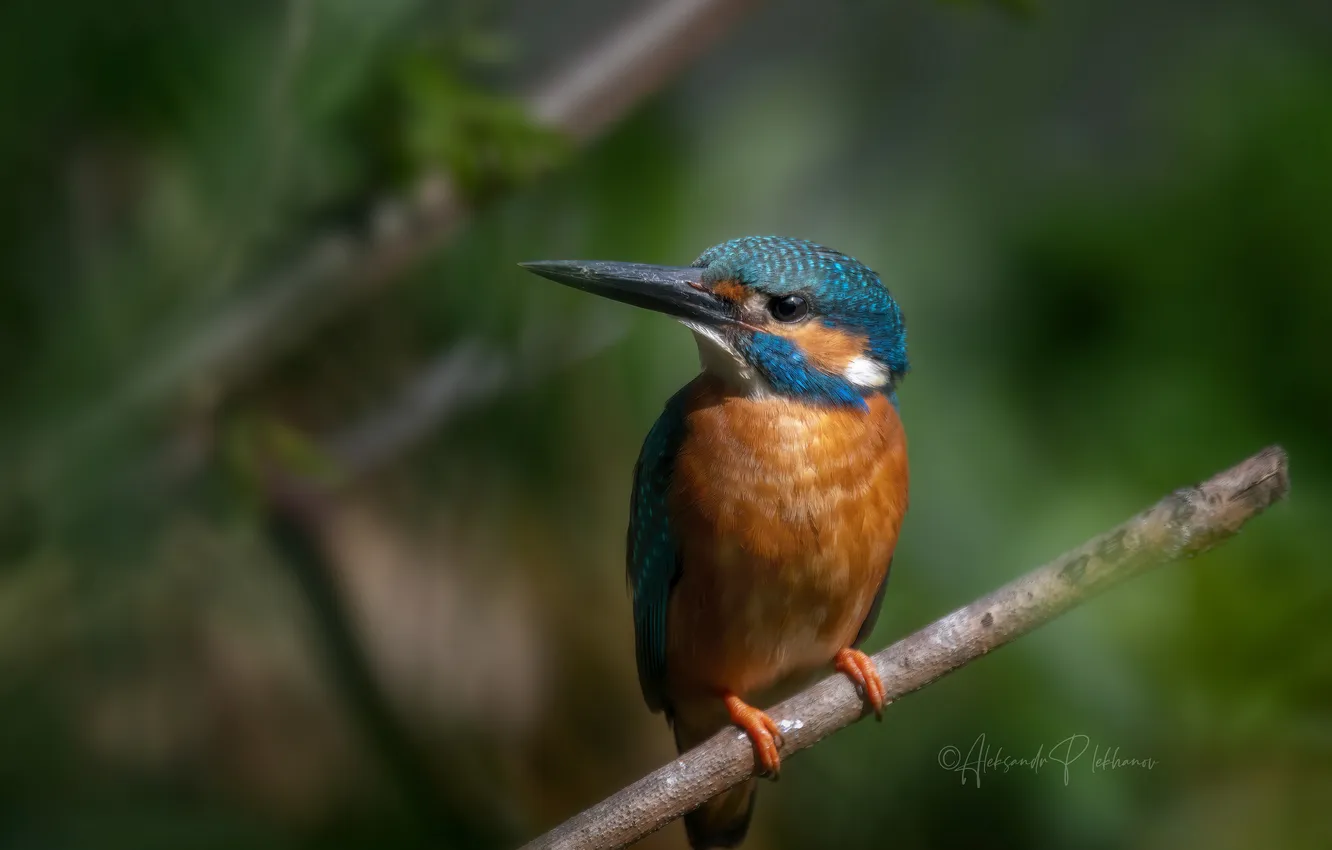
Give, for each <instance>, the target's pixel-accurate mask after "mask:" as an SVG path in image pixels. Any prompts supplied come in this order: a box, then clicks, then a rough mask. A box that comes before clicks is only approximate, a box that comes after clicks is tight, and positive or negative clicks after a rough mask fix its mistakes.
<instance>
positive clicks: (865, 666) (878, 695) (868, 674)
mask: <svg viewBox="0 0 1332 850" xmlns="http://www.w3.org/2000/svg"><path fill="white" fill-rule="evenodd" d="M833 663H834V666H835V667H836V668H837V671H838V672H839V673H844V674H845V675H846V677H847V678H848V679H850V680H851V681H852V682H853V683H854V684H855V686H856V690H858V691H860V694H861V696H863V697H864V698H865V702H867V703H869V705H870V708H872V709H874V718H875V719H876V720H882V719H883V707H884V706H885V705H887V704H888V694H887V692H886V691H885V690H884V688H883V679H880V678H879V669H878V668H877V667H875V666H874V662H873V661H872V660H871V659H870V657H869V656H868V655H866V654H865V653H863V652H861V651H860V650H858V649H844V650H842V651H841V652H839V653H837V657H836V659H834V662H833Z"/></svg>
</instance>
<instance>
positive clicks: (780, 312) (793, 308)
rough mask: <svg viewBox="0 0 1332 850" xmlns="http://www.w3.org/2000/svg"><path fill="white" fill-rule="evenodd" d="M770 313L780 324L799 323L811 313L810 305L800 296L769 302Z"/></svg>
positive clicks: (784, 297) (784, 296) (786, 296)
mask: <svg viewBox="0 0 1332 850" xmlns="http://www.w3.org/2000/svg"><path fill="white" fill-rule="evenodd" d="M768 312H769V313H772V317H773V318H774V319H776V320H777V321H779V322H798V321H800V320H801V319H803V318H805V314H806V313H808V312H809V305H808V304H806V303H805V299H803V298H801V297H800V296H799V295H783V296H782V297H781V298H774V299H772V300H771V301H769V302H768Z"/></svg>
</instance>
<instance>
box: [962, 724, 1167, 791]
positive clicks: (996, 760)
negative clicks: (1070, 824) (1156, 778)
mask: <svg viewBox="0 0 1332 850" xmlns="http://www.w3.org/2000/svg"><path fill="white" fill-rule="evenodd" d="M1089 748H1090V750H1091V755H1090V757H1089V758H1088V759H1087V764H1088V765H1089V766H1090V768H1091V772H1092V773H1103V772H1105V771H1110V770H1121V769H1123V768H1128V767H1133V768H1139V769H1142V770H1152V769H1153V768H1155V767H1156V766H1157V765H1158V764H1160V763H1161V762H1160V760H1158V759H1154V758H1142V757H1134V758H1124V757H1122V756H1121V755H1120V752H1119V747H1109V746H1104V745H1101V744H1096V745H1094V746H1093V745H1092V741H1091V738H1090V737H1088V736H1087V735H1069V736H1068V737H1067V738H1065V739H1063V740H1062V741H1060V742H1059V743H1057V744H1055V745H1054V746H1052V747H1050V748H1049V749H1048V750H1047V749H1046V748H1045V745H1044V744H1041V745H1040V746H1039V747H1037V748H1036V753H1035V754H1034V755H1028V756H1018V755H1008V754H1007V753H1005V752H1004V748H1003V747H998V748H992V747H991V746H990V745H989V743H988V742H987V741H986V740H985V733H984V732H982V733H981V734H980V737H978V738H977V739H976V740H975V741H974V742H972V744H971V747H970V748H969V749H968V750H967V752H966V754H965V755H964V754H963V753H962V751H961V750H960V749H958V748H957V747H954V746H953V745H952V744H949V745H948V746H946V747H944V748H943V749H941V750H939V766H940V767H942V768H943V769H944V770H950V771H952V772H954V773H960V774H962V784H963V785H966V784H967V777H968V776H970V777H972V778H974V779H975V781H976V787H977V788H979V787H980V784H981V776H982V775H984V774H986V773H1008V772H1009V771H1012V770H1015V769H1026V770H1030V771H1031V772H1032V773H1039V772H1040V771H1041V768H1044V767H1046V766H1047V765H1051V764H1054V765H1062V768H1063V774H1064V784H1065V785H1067V784H1068V783H1069V781H1070V779H1071V778H1072V774H1073V772H1072V770H1071V769H1070V768H1071V767H1072V765H1073V764H1075V763H1077V762H1078V761H1079V760H1080V759H1082V758H1083V757H1084V756H1086V755H1087V751H1088V749H1089Z"/></svg>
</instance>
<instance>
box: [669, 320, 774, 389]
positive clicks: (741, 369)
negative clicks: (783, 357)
mask: <svg viewBox="0 0 1332 850" xmlns="http://www.w3.org/2000/svg"><path fill="white" fill-rule="evenodd" d="M681 324H683V325H684V326H685V327H687V328H689V329H690V330H691V331H693V332H694V342H695V343H696V344H697V345H698V365H699V366H700V367H702V369H703V371H704V372H707V373H708V374H710V375H715V376H716V377H718V378H721V379H722V380H723V381H725V382H726V383H727V384H729V385H731V386H733V387H735V388H737V389H739V390H741V391H742V392H744V393H745V395H748V396H763V395H770V394H771V393H772V387H770V386H769V385H768V382H767V381H766V380H765V379H764V378H763V376H762V375H760V374H759V373H758V372H757V371H756V370H755V369H754V367H753V366H750V365H749V363H748V362H747V361H746V360H745V358H743V357H741V356H740V352H738V351H736V350H735V349H734V348H732V347H731V345H730V343H728V342H727V341H726V338H725V337H724V336H722V334H721V332H720V331H718V330H717V329H716V328H713V327H709V326H708V325H701V324H696V323H694V322H681Z"/></svg>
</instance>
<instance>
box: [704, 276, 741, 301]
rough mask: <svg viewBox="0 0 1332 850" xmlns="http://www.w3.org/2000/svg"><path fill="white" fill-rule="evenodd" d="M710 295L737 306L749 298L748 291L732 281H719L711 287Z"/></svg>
mask: <svg viewBox="0 0 1332 850" xmlns="http://www.w3.org/2000/svg"><path fill="white" fill-rule="evenodd" d="M712 294H713V295H715V296H717V297H718V298H724V299H726V300H727V301H730V302H731V303H733V304H739V303H741V302H742V301H744V300H745V299H746V298H747V297H749V290H747V289H745V288H744V287H743V286H741V285H740V284H739V283H736V282H735V281H733V280H719V281H717V282H716V283H714V284H713V285H712Z"/></svg>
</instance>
